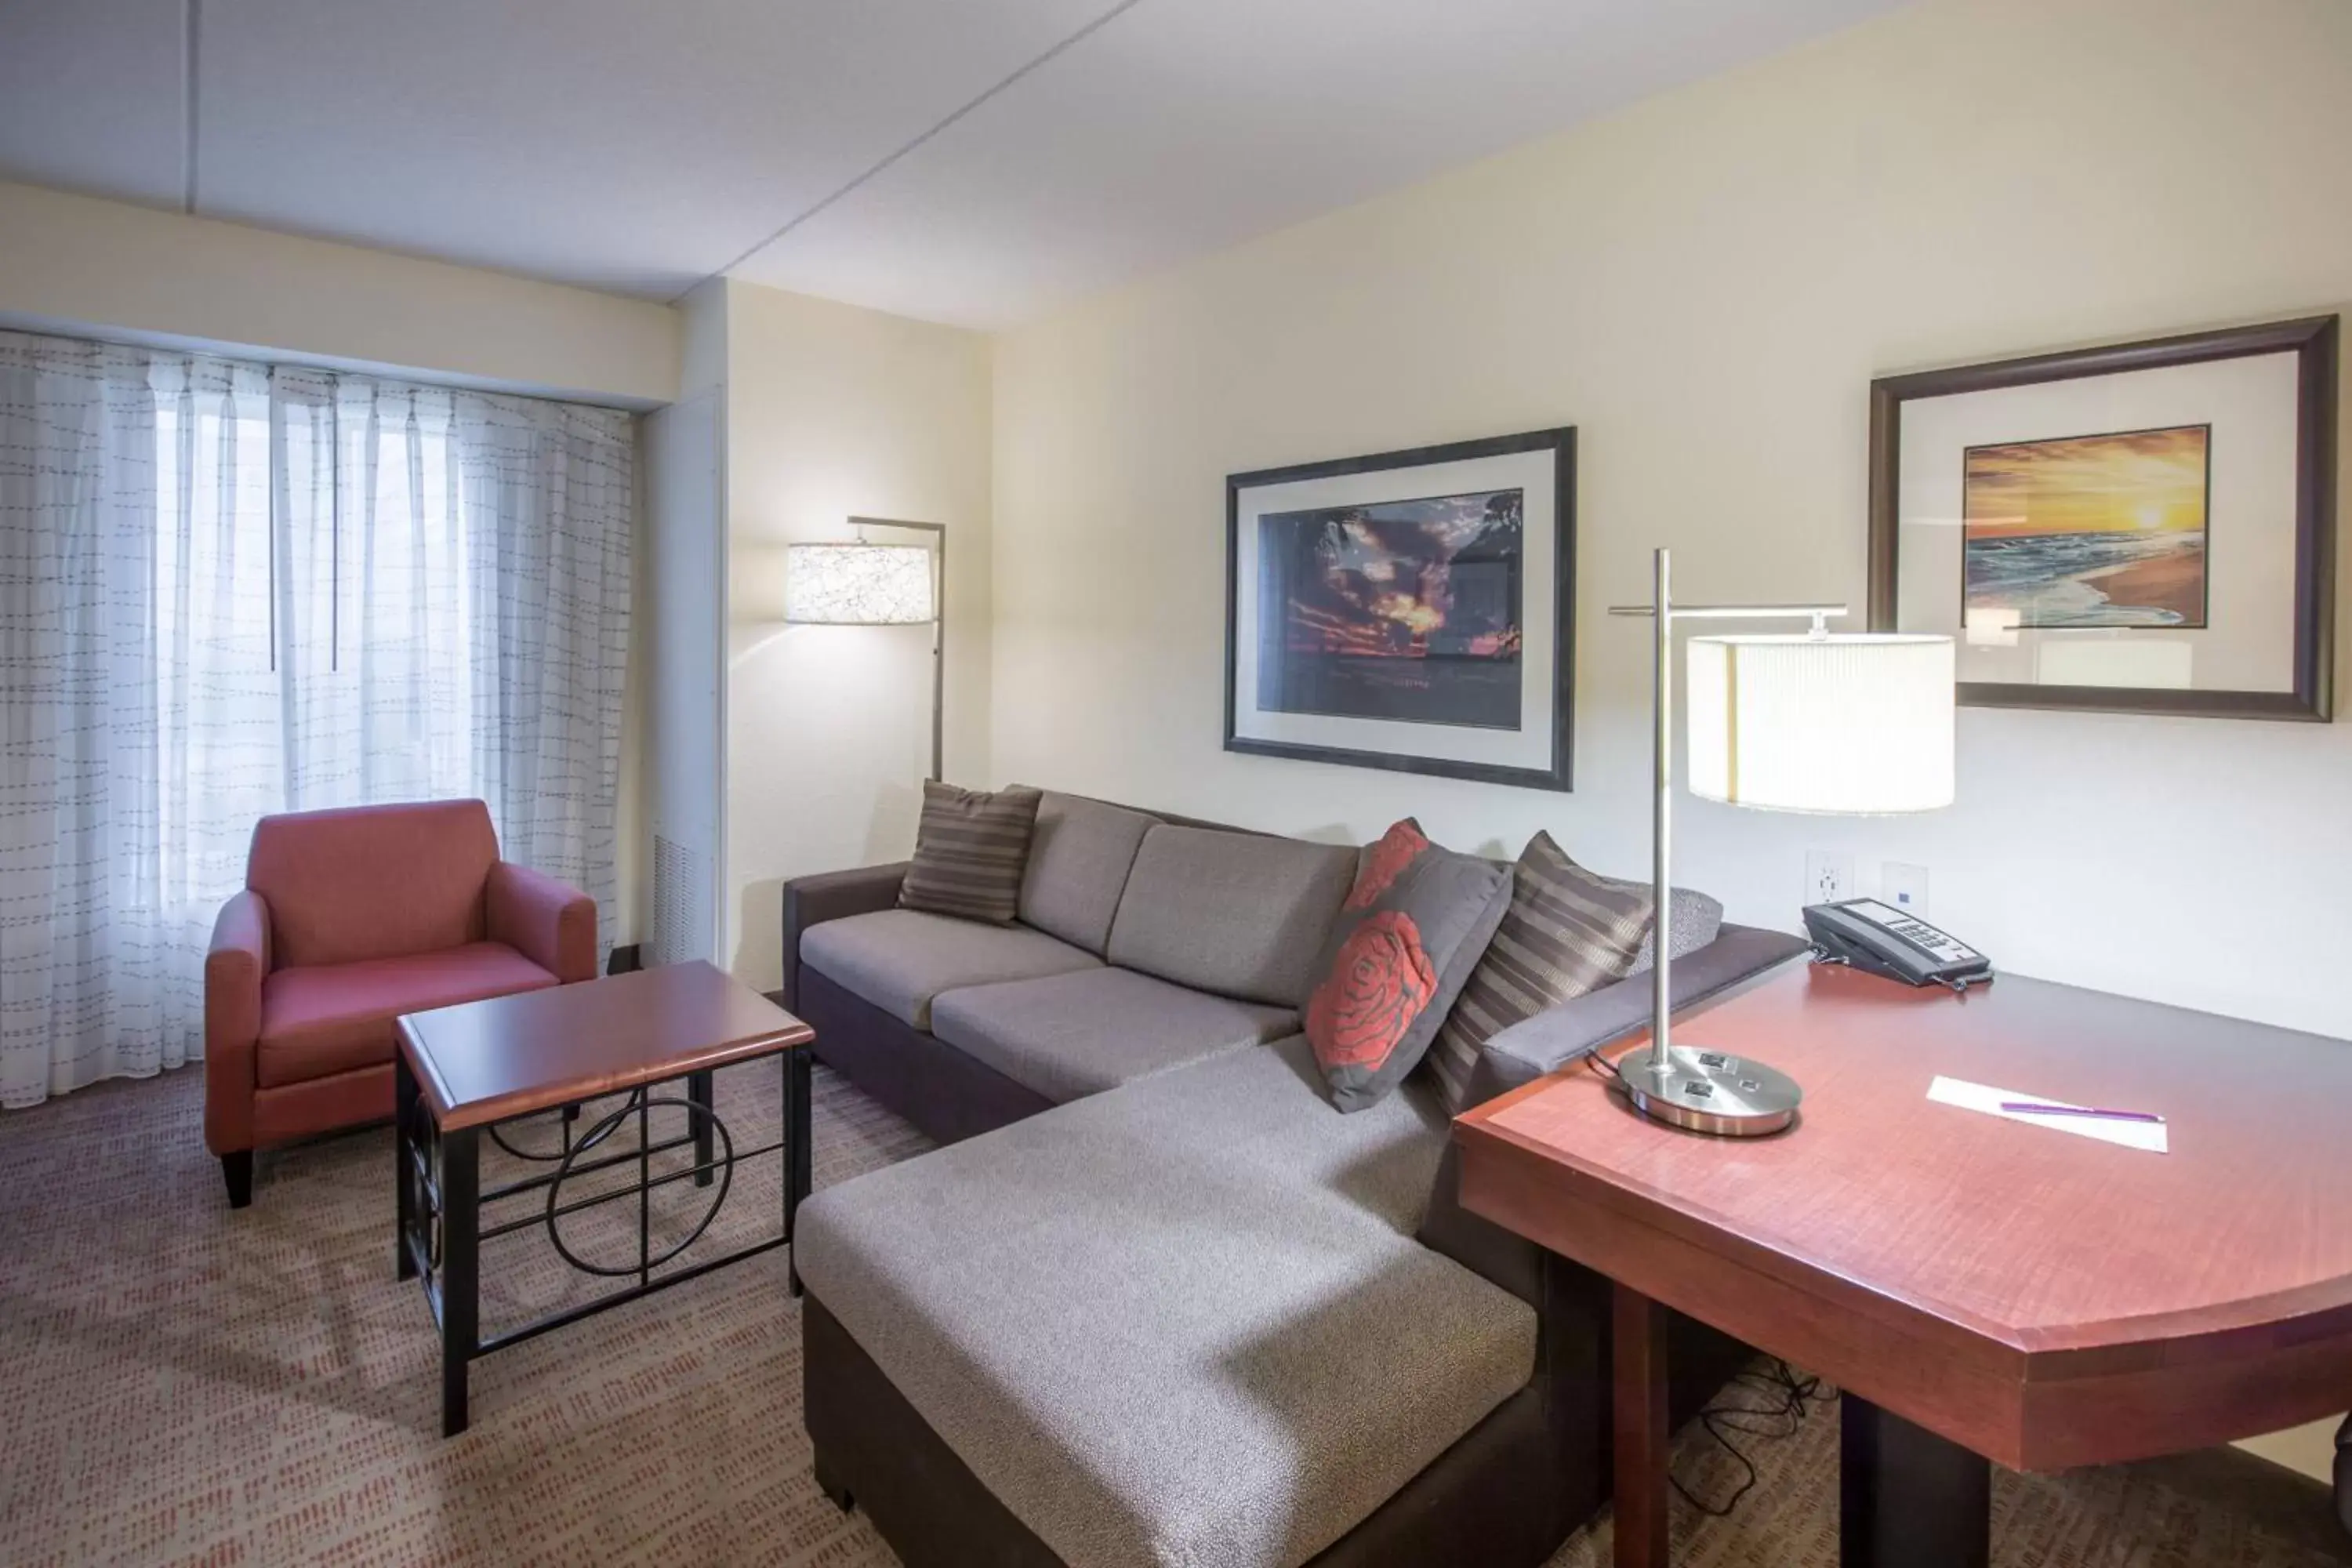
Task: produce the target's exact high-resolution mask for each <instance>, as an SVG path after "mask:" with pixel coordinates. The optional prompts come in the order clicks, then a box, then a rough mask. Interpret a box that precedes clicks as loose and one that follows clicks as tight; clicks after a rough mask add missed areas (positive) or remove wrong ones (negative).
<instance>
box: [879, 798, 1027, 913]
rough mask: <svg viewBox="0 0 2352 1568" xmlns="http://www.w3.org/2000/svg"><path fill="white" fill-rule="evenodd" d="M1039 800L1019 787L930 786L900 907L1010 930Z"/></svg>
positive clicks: (1018, 904) (1017, 907) (901, 889)
mask: <svg viewBox="0 0 2352 1568" xmlns="http://www.w3.org/2000/svg"><path fill="white" fill-rule="evenodd" d="M1039 798H1040V795H1039V792H1038V791H1036V790H1034V789H1028V788H1025V787H1024V786H1021V785H1015V786H1013V788H1011V789H1001V790H998V791H997V792H996V793H995V794H993V795H986V794H982V792H981V791H979V790H972V789H958V788H957V787H956V786H955V785H953V784H938V783H931V784H924V785H923V819H922V821H921V823H920V824H919V825H918V826H917V827H916V829H915V855H914V858H913V859H911V860H909V861H908V864H907V879H906V880H905V881H903V882H901V883H900V884H899V885H898V903H899V907H900V908H902V909H909V910H929V912H930V913H932V914H935V915H961V916H962V917H963V918H964V919H965V920H968V921H990V922H991V923H992V924H995V925H1011V924H1012V923H1013V915H1014V914H1015V913H1016V912H1018V910H1020V907H1021V873H1022V870H1023V868H1024V867H1026V866H1027V865H1028V863H1029V835H1030V833H1031V832H1032V831H1033V830H1034V828H1035V827H1036V826H1037V802H1038V800H1039Z"/></svg>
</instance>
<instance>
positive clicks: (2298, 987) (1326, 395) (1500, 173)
mask: <svg viewBox="0 0 2352 1568" xmlns="http://www.w3.org/2000/svg"><path fill="white" fill-rule="evenodd" d="M2347 146H2352V7H2348V6H2346V5H2342V4H2340V3H2337V0H2246V3H2243V4H2235V5H2227V6H2218V5H2206V4H2200V3H2199V0H1965V3H1939V4H1930V5H1924V6H1921V7H1919V8H1917V9H1915V10H1911V11H1906V12H1903V13H1898V14H1896V15H1895V16H1890V17H1887V18H1885V19H1883V20H1880V21H1878V22H1875V23H1873V24H1870V25H1867V26H1863V27H1861V28H1859V29H1857V30H1854V31H1852V32H1849V33H1846V34H1843V35H1841V36H1838V37H1832V38H1831V39H1828V40H1825V41H1824V42H1822V43H1821V44H1819V45H1817V46H1813V47H1807V48H1805V49H1802V50H1800V51H1798V52H1796V53H1794V54H1791V55H1788V56H1785V57H1782V58H1778V59H1774V60H1770V61H1768V62H1765V63H1763V64H1761V65H1759V66H1756V67H1753V68H1748V69H1745V70H1742V71H1739V72H1737V73H1735V74H1732V75H1729V76H1727V77H1723V78H1720V79H1716V80H1713V81H1710V82H1706V83H1702V84H1699V85H1697V86H1696V87H1693V88H1690V89H1684V90H1682V91H1679V92H1676V93H1673V94H1670V95H1668V96H1665V97H1664V98H1660V99H1658V100H1653V101H1651V102H1649V103H1647V104H1644V105H1643V106H1641V107H1638V108H1636V109H1634V110H1631V111H1629V112H1627V113H1625V114H1622V115H1620V116H1618V117H1616V118H1614V119H1612V120H1610V121H1605V122H1602V123H1600V124H1597V125H1594V126H1592V127H1590V128H1588V129H1585V130H1583V131H1580V132H1574V133H1571V134H1569V135H1566V136H1563V137H1560V138H1557V139H1554V140H1550V141H1548V142H1539V143H1536V144H1533V145H1530V146H1528V147H1526V148H1523V149H1521V150H1519V151H1517V152H1515V153H1510V154H1507V155H1506V156H1504V157H1501V158H1498V159H1496V160H1493V161H1491V162H1488V163H1483V164H1480V165H1476V166H1475V167H1472V168H1469V169H1467V170H1464V171H1461V172H1458V173H1455V174H1450V175H1447V176H1445V177H1443V178H1440V179H1438V180H1434V181H1432V182H1430V183H1428V184H1423V185H1421V186H1418V187H1415V188H1413V189H1411V190H1408V191H1405V192H1403V193H1401V194H1399V195H1394V196H1392V197H1389V198H1385V199H1382V200H1380V201H1376V202H1373V203H1370V204H1369V205H1363V206H1360V207H1356V208H1354V209H1351V210H1349V211H1346V212H1341V213H1339V214H1336V215H1333V216H1328V217H1326V218H1322V219H1319V220H1318V221H1316V222H1313V223H1309V224H1307V225H1306V226H1301V227H1298V228H1296V229H1292V230H1290V231H1287V232H1286V233H1283V234H1279V235H1276V236H1274V237H1269V238H1266V239H1265V240H1262V241H1258V242H1255V243H1253V244H1251V245H1247V246H1244V247H1240V248H1238V249H1235V250H1233V251H1229V252H1227V253H1224V254H1223V255H1221V256H1218V257H1215V258H1211V259H1209V260H1206V261H1204V262H1202V263H1200V264H1198V265H1195V266H1192V267H1191V268H1186V269H1184V270H1181V271H1180V272H1177V273H1175V274H1173V275H1171V276H1166V277H1162V278H1160V279H1155V280H1152V281H1150V282H1147V283H1144V284H1142V285H1140V286H1138V287H1134V288H1130V289H1124V290H1122V291H1120V292H1118V293H1115V294H1112V295H1110V296H1108V297H1106V298H1102V299H1099V300H1095V301H1093V302H1091V303H1089V304H1087V305H1085V306H1083V307H1081V308H1079V309H1076V310H1071V311H1069V312H1067V313H1066V314H1064V315H1062V316H1060V317H1058V318H1056V319H1054V320H1051V321H1046V322H1045V323H1043V324H1041V325H1038V326H1035V327H1034V328H1031V329H1028V330H1024V331H1017V332H1014V333H1012V334H1010V335H1008V336H1006V337H1005V338H1003V340H1002V342H1001V343H1000V346H999V351H998V355H997V374H996V388H997V402H996V410H995V416H996V422H997V507H996V514H997V515H996V538H997V553H996V600H997V606H996V607H997V632H996V689H997V692H998V700H997V705H996V712H995V723H994V730H995V752H994V755H993V757H992V762H993V763H994V766H995V769H996V771H997V773H999V774H1000V775H1002V776H1003V777H1006V778H1019V779H1024V780H1034V781H1043V782H1049V783H1054V784H1064V785H1067V786H1070V787H1073V788H1077V789H1085V790H1091V791H1097V792H1100V793H1103V794H1108V795H1117V796H1122V797H1127V798H1131V799H1135V800H1139V801H1143V802H1149V803H1157V804H1160V805H1168V806H1172V807H1178V808H1181V809H1184V810H1188V811H1192V812H1195V813H1199V814H1202V815H1207V816H1218V817H1224V818H1230V819H1239V820H1241V821H1244V822H1248V823H1253V824H1258V825H1263V826H1268V827H1276V828H1286V829H1314V830H1320V831H1326V832H1332V833H1345V834H1349V835H1368V834H1372V833H1375V832H1377V831H1379V829H1380V828H1381V827H1382V826H1385V825H1386V824H1387V823H1388V822H1389V821H1390V820H1391V819H1392V818H1393V817H1395V816H1400V815H1402V814H1404V813H1407V812H1412V813H1417V814H1419V815H1420V816H1421V819H1422V821H1423V824H1424V825H1425V826H1428V827H1429V828H1431V829H1432V830H1433V831H1434V832H1435V833H1437V834H1438V835H1439V836H1440V837H1444V838H1445V839H1448V840H1451V841H1453V842H1454V843H1457V844H1461V845H1465V846H1485V847H1501V848H1504V849H1507V850H1510V851H1514V852H1515V851H1516V850H1517V848H1518V847H1519V846H1520V844H1521V843H1522V842H1523V841H1524V840H1525V839H1526V837H1528V834H1529V833H1530V832H1532V831H1533V830H1534V829H1536V828H1538V827H1549V828H1550V829H1551V830H1552V831H1553V833H1554V834H1555V835H1557V836H1559V837H1560V838H1561V840H1562V842H1563V843H1565V844H1566V845H1568V846H1569V847H1570V848H1571V850H1572V851H1573V852H1574V853H1576V854H1578V855H1580V856H1581V857H1586V858H1590V859H1591V860H1592V861H1594V862H1596V863H1597V864H1598V865H1600V866H1601V868H1605V869H1609V870H1612V871H1619V872H1628V873H1638V872H1639V871H1641V870H1642V869H1643V867H1644V865H1645V863H1646V853H1647V851H1646V844H1647V835H1648V819H1647V807H1646V804H1645V800H1644V789H1645V785H1646V783H1647V774H1648V763H1647V758H1646V753H1645V750H1644V742H1643V722H1644V718H1645V711H1646V703H1647V700H1648V690H1647V687H1648V675H1647V669H1646V666H1645V664H1644V633H1643V629H1642V627H1641V626H1640V625H1639V624H1637V623H1632V622H1625V621H1612V620H1610V619H1608V618H1607V617H1605V616H1602V615H1601V613H1600V612H1601V609H1602V607H1603V606H1604V605H1608V604H1610V603H1612V602H1626V601H1634V602H1641V601H1644V600H1646V598H1647V596H1648V579H1647V573H1648V556H1649V552H1650V550H1651V549H1652V547H1653V546H1654V545H1658V544H1670V545H1673V546H1675V548H1676V551H1677V560H1676V567H1677V571H1676V577H1677V584H1678V586H1680V587H1681V588H1682V589H1683V591H1684V592H1685V593H1686V594H1688V595H1691V596H1693V597H1696V598H1706V597H1717V598H1721V597H1727V596H1729V597H1748V598H1761V599H1765V600H1771V599H1802V598H1811V597H1816V596H1820V595H1842V596H1844V597H1846V598H1848V599H1849V600H1851V601H1852V602H1853V603H1854V604H1855V605H1860V604H1861V603H1862V599H1863V575H1864V554H1865V549H1864V486H1865V475H1864V435H1865V429H1866V424H1867V412H1868V411H1867V405H1866V392H1867V388H1868V384H1869V382H1870V378H1871V377H1872V376H1873V375H1874V374H1883V373H1885V372H1890V371H1896V370H1905V369H1910V368H1916V367H1920V366H1927V365H1935V364H1943V363H1955V362H1967V361H1970V360H1975V359H1983V358H1991V357H1996V356H2000V355H2006V354H2012V353H2026V352H2031V351H2034V350H2039V349H2046V348H2054V347H2061V346H2064V345H2067V344H2074V343H2083V342H2097V341H2101V340H2109V339H2125V338H2132V337H2137V336H2146V335H2154V334H2158V333H2163V332H2169V331H2184V330H2188V329H2191V328H2196V327H2201V326H2208V325H2212V324H2216V323H2222V322H2231V321H2246V320H2253V319H2261V318H2266V317H2279V316H2288V315H2295V314H2301V313H2306V312H2312V311H2318V310H2336V309H2337V308H2338V307H2339V306H2341V305H2342V304H2344V303H2345V302H2346V301H2347V300H2352V163H2347V160H2346V159H2345V157H2344V154H2343V149H2344V148H2346V147H2347ZM1552 424H1573V425H1575V426H1578V427H1579V442H1580V454H1581V461H1582V475H1581V481H1580V524H1581V529H1580V548H1579V567H1580V585H1579V593H1578V613H1579V629H1578V657H1579V668H1578V675H1577V694H1578V699H1579V704H1580V706H1579V716H1578V724H1577V742H1578V754H1577V770H1576V771H1577V790H1576V793H1575V794H1573V795H1565V796H1555V795H1543V794H1539V793H1535V792H1530V791H1522V790H1514V789H1505V788H1497V787H1492V786H1485V785H1477V784H1461V783H1453V782H1447V781H1439V780H1422V779H1416V778H1412V777H1409V776H1403V775H1393V776H1392V775H1386V774H1381V773H1371V772H1365V771H1360V770H1352V769H1339V768H1329V767H1322V766H1316V765H1311V764H1306V763H1287V762H1279V761H1272V760H1266V759H1260V758H1249V757H1241V756H1234V755H1228V754H1226V753H1224V752H1223V751H1221V750H1220V745H1219V736H1220V731H1221V723H1222V712H1221V700H1222V698H1221V692H1222V679H1223V663H1222V659H1223V655H1222V637H1223V607H1222V595H1223V476H1224V475H1225V474H1226V473H1228V472H1231V471H1234V470H1237V469H1244V468H1259V467H1264V466H1269V465H1274V464H1278V463H1286V462H1294V461H1304V460H1308V459H1313V458H1332V457H1343V456H1347V455H1349V454H1351V453H1360V452H1371V451H1379V450H1382V449H1384V448H1389V447H1409V446H1415V445H1420V444H1423V443H1427V442H1433V441H1444V440H1449V439H1455V438H1461V437H1475V436H1483V435H1492V434H1499V433H1502V432H1506V431H1512V430H1522V429H1529V428H1534V427H1537V426H1546V425H1552ZM2347 777H2352V727H2348V726H2346V725H2341V724H2339V725H2333V726H2325V727H2322V726H2311V725H2293V724H2276V723H2271V724H2264V723H2252V722H2242V721H2239V722H2221V721H2202V720H2151V719H2134V718H2117V717H2108V716H2097V715H2073V714H2052V713H2023V712H1993V711H1985V710H1966V711H1964V712H1963V714H1962V716H1961V721H1960V781H1959V804H1958V805H1957V806H1956V807H1955V808H1954V809H1952V810H1950V811H1947V812H1942V813H1938V814H1937V815H1935V816H1928V817H1924V818H1918V819H1885V820H1859V819H1857V820H1843V819H1817V818H1798V817H1775V816H1759V815H1754V814H1746V813H1739V812H1736V811H1733V810H1730V809H1728V808H1724V807H1718V806H1713V805H1706V804H1703V803H1697V802H1690V803H1688V804H1687V805H1685V808H1684V809H1683V811H1682V812H1681V814H1680V821H1681V824H1682V828H1681V838H1680V857H1679V870H1680V872H1681V874H1682V875H1683V876H1684V877H1685V878H1686V879H1689V880H1690V881H1692V882H1695V883H1696V884H1699V885H1701V886H1704V887H1706V888H1707V889H1712V890H1714V891H1717V893H1719V894H1720V895H1721V896H1723V897H1724V898H1725V899H1726V900H1727V902H1728V903H1729V905H1730V907H1731V911H1732V913H1733V914H1734V915H1735V916H1736V917H1738V918H1740V919H1744V920H1748V921H1761V922H1768V923H1772V924H1777V925H1780V926H1784V927H1785V926H1789V925H1790V924H1792V923H1793V921H1795V917H1796V910H1797V905H1798V902H1799V894H1800V891H1801V882H1802V873H1803V862H1804V854H1805V851H1806V849H1807V848H1808V847H1824V848H1830V849H1844V850H1848V851H1852V852H1853V853H1854V854H1855V856H1856V858H1857V861H1858V869H1859V873H1860V880H1861V882H1862V884H1863V887H1864V889H1865V890H1868V889H1872V888H1874V884H1875V880H1876V879H1877V876H1878V868H1879V865H1880V863H1881V862H1883V861H1885V860H1889V859H1893V860H1902V861H1914V862H1917V863H1919V864H1923V865H1925V866H1927V868H1928V869H1929V873H1930V910H1931V915H1932V918H1934V919H1936V920H1937V921H1941V922H1944V923H1947V924H1948V925H1950V926H1951V927H1952V928H1954V929H1955V930H1956V931H1959V932H1960V933H1961V934H1963V935H1964V936H1965V937H1966V938H1967V939H1968V940H1969V941H1970V942H1975V943H1978V944H1979V945H1981V946H1982V947H1984V948H1985V949H1987V950H1988V951H1990V952H1991V953H1992V954H1993V955H1994V956H1995V957H1996V958H1997V959H1998V960H1999V961H2000V962H2001V963H2004V964H2005V965H2007V966H2009V967H2011V968H2013V969H2015V970H2018V971H2021V972H2023V973H2035V974H2042V975H2049V976H2053V977H2056V978H2061V979H2065V980H2070V981H2076V982H2081V983H2083V984H2091V985H2096V986H2104V987H2108V988H2112V989H2116V990H2124V991H2132V992H2137V993H2142V994H2150V995H2156V996H2159V997H2162V998H2165V999H2167V1000H2170V1001H2175V1002H2179V1003H2185V1004H2188V1005H2196V1006H2201V1007H2209V1008H2214V1009H2218V1010H2221V1011H2224V1012H2230V1013H2236V1014H2243V1015H2248V1016H2256V1017H2262V1018H2267V1019H2274V1020H2277V1021H2280V1022H2284V1023H2288V1024H2293V1025H2298V1026H2305V1027H2311V1028H2317V1029H2326V1030H2329V1031H2332V1032H2336V1033H2343V1034H2352V996H2347V994H2346V992H2345V990H2344V988H2343V987H2342V986H2341V985H2340V984H2337V983H2336V973H2337V970H2338V969H2339V967H2340V963H2341V957H2340V948H2341V945H2342V942H2343V941H2344V937H2345V933H2346V931H2347V920H2346V916H2345V912H2344V910H2343V907H2342V904H2341V901H2340V889H2338V888H2337V886H2336V882H2337V880H2338V879H2336V878H2334V877H2324V876H2315V875H2314V874H2313V869H2312V868H2314V867H2315V866H2336V865H2347V864H2352V816H2347V814H2346V813H2345V812H2344V811H2343V810H2342V808H2341V799H2342V792H2343V788H2344V781H2345V780H2346V779H2347ZM2093 917H2095V918H2093Z"/></svg>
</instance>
